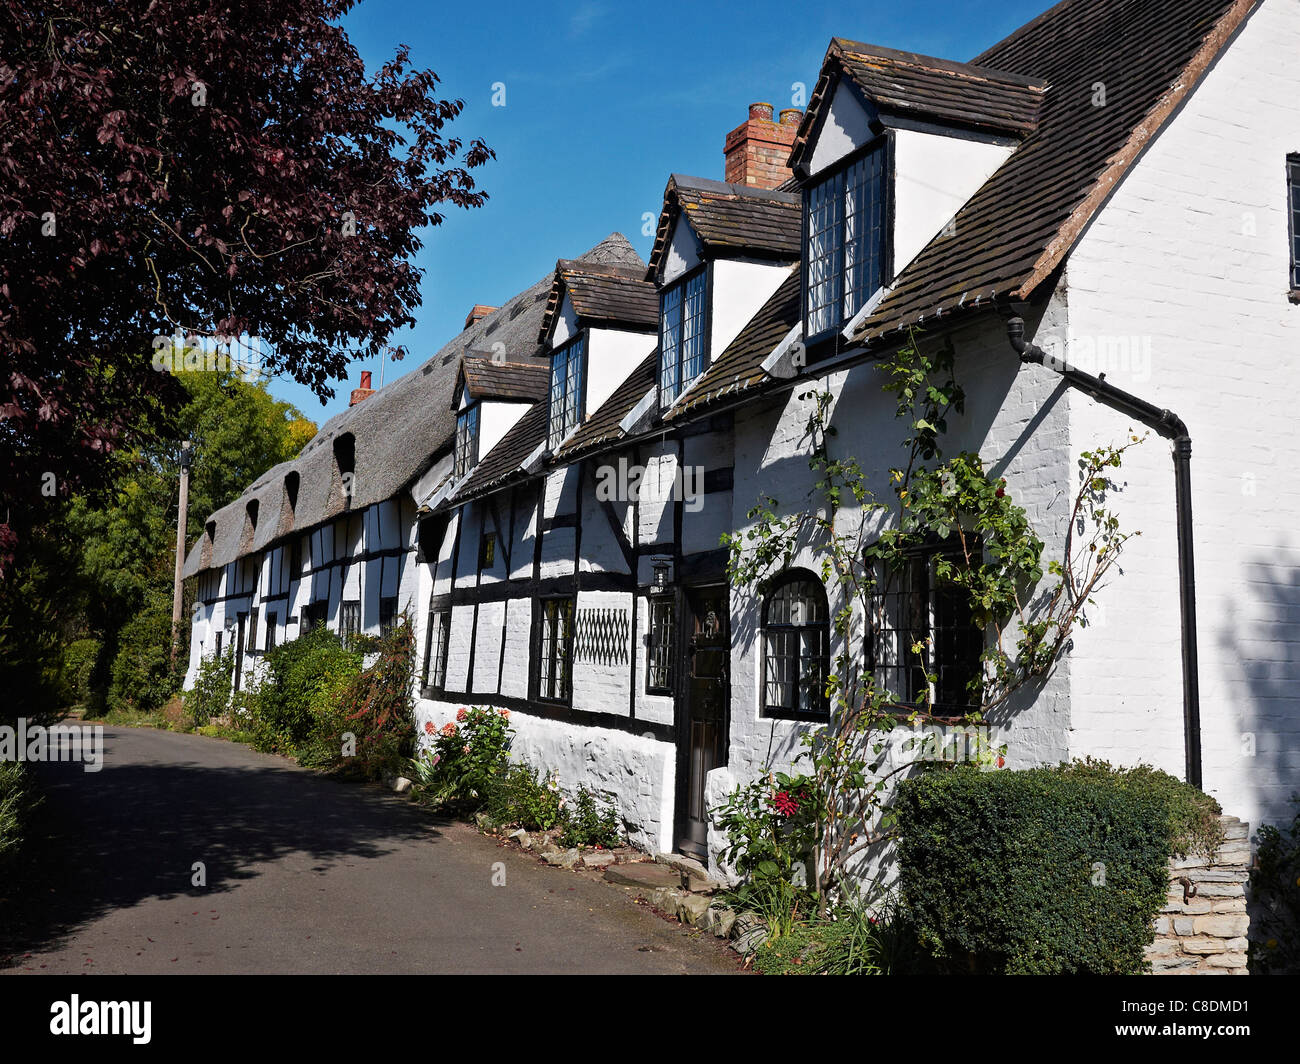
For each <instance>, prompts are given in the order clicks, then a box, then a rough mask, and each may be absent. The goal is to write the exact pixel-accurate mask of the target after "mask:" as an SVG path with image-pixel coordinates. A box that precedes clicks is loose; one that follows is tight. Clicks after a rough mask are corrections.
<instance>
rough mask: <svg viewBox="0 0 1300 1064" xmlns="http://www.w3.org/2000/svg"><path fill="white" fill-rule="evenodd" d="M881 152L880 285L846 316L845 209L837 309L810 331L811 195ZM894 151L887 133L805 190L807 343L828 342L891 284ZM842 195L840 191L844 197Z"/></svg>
mask: <svg viewBox="0 0 1300 1064" xmlns="http://www.w3.org/2000/svg"><path fill="white" fill-rule="evenodd" d="M877 152H879V153H880V154H881V178H880V180H881V185H882V188H881V192H882V195H881V211H882V215H883V217H882V218H881V226H880V228H881V233H880V249H879V250H880V270H879V278H880V280H879V284H878V285H877V286H876V287H875V288H873V289H871V290H870V291H865V292H864V293H863V296H862V302H861V303H859V304H858V305H857V306H856V307H855V308H854V310H853V311H852V313H850V314H847V315H846V314H845V313H844V282H843V278H844V274H845V241H844V232H843V230H844V214H843V210H842V203H841V212H840V217H839V219H838V222H837V225H838V227H839V245H838V247H837V249H836V253H837V255H838V256H839V264H838V272H837V274H836V276H838V277H839V278H840V281H839V286H838V293H837V296H836V302H837V304H838V310H837V311H836V313H835V314H834V315H833V316H832V321H831V324H830V325H827V326H826V327H825V328H822V329H820V330H818V331H817V332H810V331H809V329H808V295H809V274H808V270H809V265H810V255H809V252H808V242H809V237H810V225H809V214H810V211H811V195H812V193H813V191H814V190H815V189H818V188H821V187H822V186H824V185H825V184H826V183H827V182H830V181H843V179H844V177H845V175H846V174H847V173H848V172H849V170H851V169H852V168H853V167H854V166H856V165H858V163H860V162H862V161H864V160H865V159H866V158H867V157H868V156H870V155H872V154H874V153H877ZM895 184H896V182H895V149H894V137H893V135H892V134H891V133H890V132H888V131H886V132H884V133H882V134H880V135H879V136H877V137H875V138H873V139H872V140H871V141H869V142H868V143H866V144H863V145H862V146H861V147H859V148H855V149H854V150H853V151H851V152H850V153H849V154H848V155H846V156H845V157H844V158H843V159H840V160H838V161H837V162H835V163H834V164H833V165H832V166H828V167H827V168H826V169H825V170H823V171H821V172H820V173H819V174H818V175H817V179H816V180H815V181H810V182H808V183H807V184H806V185H805V186H804V188H803V204H802V206H801V208H800V213H801V228H800V236H799V249H800V261H799V275H800V276H799V323H800V326H801V328H802V332H803V339H804V343H805V344H816V343H818V342H819V341H823V340H827V339H829V338H831V337H833V336H834V335H835V334H836V333H838V332H839V331H840V330H841V329H843V328H844V326H845V325H846V324H847V323H848V322H849V321H850V320H851V319H852V318H853V315H854V314H856V313H858V311H860V310H861V309H862V307H863V306H865V305H866V303H867V301H868V300H870V298H871V297H872V296H873V295H875V293H876V292H877V291H879V290H880V288H882V287H886V286H888V285H889V284H890V283H892V281H893V279H894V277H893V258H894V187H895ZM842 195H843V192H842V191H841V196H842Z"/></svg>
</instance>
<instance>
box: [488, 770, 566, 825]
mask: <svg viewBox="0 0 1300 1064" xmlns="http://www.w3.org/2000/svg"><path fill="white" fill-rule="evenodd" d="M563 806H564V796H563V794H562V793H561V792H560V784H559V781H558V780H557V779H556V778H555V775H554V774H553V773H551V774H548V775H547V777H546V779H544V780H543V779H539V778H538V774H537V770H536V769H535V768H533V767H532V766H531V765H527V764H521V765H511V766H510V767H509V768H508V769H506V772H505V774H504V775H503V776H502V777H501V778H500V780H499V782H498V783H497V784H496V785H495V786H493V787H492V788H491V793H490V794H489V796H488V800H487V803H486V806H485V812H486V813H487V814H488V816H489V817H491V818H492V819H493V820H494V821H495V822H496V823H498V824H502V825H512V826H514V827H520V828H523V829H524V830H525V831H549V830H550V829H551V828H553V827H556V826H557V825H559V823H560V822H561V819H562V816H563Z"/></svg>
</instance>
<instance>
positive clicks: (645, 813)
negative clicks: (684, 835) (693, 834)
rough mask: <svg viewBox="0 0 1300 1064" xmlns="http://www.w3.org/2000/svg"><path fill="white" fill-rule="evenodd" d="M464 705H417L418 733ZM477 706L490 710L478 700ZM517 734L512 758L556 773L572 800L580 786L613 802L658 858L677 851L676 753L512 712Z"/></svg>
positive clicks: (639, 842) (638, 739)
mask: <svg viewBox="0 0 1300 1064" xmlns="http://www.w3.org/2000/svg"><path fill="white" fill-rule="evenodd" d="M463 704H464V703H459V702H433V701H429V700H426V699H421V700H420V701H419V702H417V703H416V721H417V728H418V732H419V734H420V735H421V736H423V735H424V734H425V732H424V723H425V722H426V721H432V722H433V724H434V726H435V728H441V727H442V726H443V724H445V723H447V722H448V721H452V720H455V719H456V711H457V710H458V709H459V708H460V707H461V706H462V705H463ZM473 704H474V705H490V703H487V702H484V701H482V700H478V699H475V700H474V702H473ZM510 724H511V726H512V727H513V728H514V730H515V736H514V742H513V744H512V747H511V756H512V758H513V759H514V760H516V761H519V760H522V761H527V762H528V763H529V764H530V765H532V766H534V767H535V768H537V769H539V770H541V772H542V773H545V772H547V771H554V772H556V773H557V774H558V776H559V780H560V785H561V786H562V787H563V788H564V790H565V792H566V794H568V795H569V796H570V799H571V798H572V795H573V794H575V793H576V790H577V787H578V785H579V784H581V785H583V786H584V787H586V788H587V789H588V790H590V791H594V792H595V793H596V794H597V795H598V796H600V797H602V798H605V799H607V800H608V799H611V798H612V799H613V800H614V801H615V802H616V803H617V805H618V809H619V814H620V815H621V816H622V817H623V819H624V821H625V822H626V823H627V825H628V827H629V830H630V833H631V840H632V842H633V844H634V845H636V846H640V847H641V848H642V849H645V850H649V851H650V852H651V853H657V852H659V851H661V850H670V849H672V795H673V781H674V778H675V770H676V756H677V755H676V750H675V749H674V747H673V745H672V744H671V743H664V742H660V741H659V740H657V739H654V738H652V737H650V736H637V735H629V734H627V733H626V732H617V731H611V730H610V729H608V728H587V727H582V726H580V725H574V724H562V723H559V722H557V721H552V720H547V719H545V718H541V717H533V716H529V715H527V714H524V713H512V714H511V715H510Z"/></svg>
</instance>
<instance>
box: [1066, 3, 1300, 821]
mask: <svg viewBox="0 0 1300 1064" xmlns="http://www.w3.org/2000/svg"><path fill="white" fill-rule="evenodd" d="M1297 57H1300V2H1298V0H1268V2H1267V3H1265V4H1263V5H1262V6H1261V7H1260V8H1259V9H1258V10H1257V11H1256V12H1255V13H1254V14H1253V15H1252V16H1251V18H1250V20H1249V22H1248V23H1247V24H1246V26H1245V28H1244V29H1243V30H1242V32H1241V34H1240V35H1239V37H1238V38H1237V40H1236V41H1235V42H1234V43H1233V44H1232V46H1231V47H1230V48H1229V50H1228V51H1227V53H1226V54H1225V55H1224V56H1222V57H1221V59H1220V60H1219V62H1218V63H1217V64H1216V65H1215V66H1214V67H1213V68H1212V69H1211V70H1210V71H1209V73H1208V74H1207V76H1206V78H1205V80H1204V81H1203V83H1202V84H1201V85H1200V87H1199V88H1197V90H1196V91H1195V92H1194V93H1193V95H1192V97H1191V99H1190V100H1189V101H1188V103H1187V104H1186V106H1185V107H1184V108H1183V109H1182V110H1181V111H1180V112H1179V113H1178V114H1177V115H1176V116H1175V117H1174V119H1173V121H1172V124H1171V126H1170V127H1169V128H1167V129H1166V130H1165V131H1164V132H1163V133H1161V134H1160V136H1159V137H1158V138H1157V139H1156V141H1155V143H1154V144H1153V145H1152V146H1151V147H1150V149H1149V150H1148V151H1147V152H1146V153H1145V155H1143V156H1142V158H1141V159H1140V161H1139V162H1138V164H1137V166H1136V168H1135V169H1134V170H1133V171H1132V172H1131V173H1130V174H1129V176H1128V177H1127V178H1126V179H1125V181H1124V182H1123V183H1122V184H1121V185H1120V187H1119V188H1118V190H1117V191H1116V192H1115V194H1114V196H1113V198H1112V199H1111V200H1110V202H1109V203H1108V204H1107V205H1106V206H1105V208H1104V209H1103V210H1102V212H1101V214H1100V216H1099V217H1098V218H1097V219H1096V221H1095V222H1094V224H1093V225H1092V226H1091V228H1090V229H1089V230H1088V232H1087V233H1086V234H1085V235H1084V237H1083V239H1082V240H1081V242H1080V244H1079V246H1078V247H1077V248H1076V249H1075V251H1074V252H1073V254H1072V256H1071V259H1070V262H1069V268H1068V283H1069V289H1070V292H1069V302H1070V314H1069V319H1070V320H1069V326H1070V339H1071V342H1072V344H1077V345H1080V349H1081V351H1083V352H1085V353H1086V351H1087V347H1088V345H1089V344H1092V345H1093V346H1094V347H1095V344H1096V338H1097V337H1104V336H1136V337H1139V338H1141V340H1142V342H1143V350H1144V351H1145V344H1146V343H1148V342H1149V345H1150V346H1149V372H1146V373H1144V372H1143V369H1144V367H1143V365H1142V363H1141V362H1140V361H1139V362H1138V364H1137V365H1136V366H1134V365H1133V364H1132V363H1131V364H1130V366H1129V368H1128V370H1127V371H1125V369H1124V367H1122V366H1120V367H1113V368H1112V372H1111V373H1110V374H1109V376H1110V379H1111V380H1112V381H1113V382H1114V383H1116V384H1118V385H1120V386H1121V387H1124V388H1129V389H1131V390H1133V391H1136V392H1137V393H1138V394H1140V395H1142V396H1143V397H1144V398H1146V399H1147V400H1149V401H1150V402H1153V403H1155V404H1156V405H1158V406H1162V407H1169V408H1170V409H1172V410H1174V411H1175V412H1176V413H1177V414H1179V415H1180V416H1181V417H1182V418H1183V420H1184V421H1185V422H1186V423H1187V425H1188V429H1189V431H1190V433H1191V436H1192V491H1193V498H1192V506H1193V514H1194V518H1195V554H1196V565H1197V574H1196V575H1197V611H1198V622H1199V623H1198V628H1199V649H1200V665H1201V668H1200V680H1201V715H1202V726H1203V736H1202V745H1203V750H1204V758H1203V763H1204V776H1205V786H1206V789H1207V790H1209V791H1210V793H1212V794H1214V795H1215V796H1216V797H1218V799H1219V800H1220V802H1221V803H1222V804H1223V806H1224V808H1225V810H1226V811H1227V812H1228V813H1231V814H1234V815H1236V816H1239V817H1241V818H1242V819H1243V820H1246V821H1249V822H1251V823H1256V824H1257V823H1260V822H1262V821H1264V822H1266V821H1270V820H1271V821H1276V820H1279V819H1281V818H1283V817H1285V816H1288V815H1289V814H1288V802H1287V798H1288V797H1289V795H1290V794H1291V793H1292V792H1293V791H1295V790H1300V758H1297V755H1296V751H1297V750H1300V693H1297V681H1300V652H1298V650H1297V648H1300V576H1298V575H1297V574H1298V573H1300V531H1297V529H1298V528H1300V477H1297V475H1296V472H1295V457H1294V454H1295V446H1294V439H1293V435H1292V433H1291V427H1292V424H1293V421H1294V411H1293V400H1294V394H1295V391H1296V384H1297V383H1298V382H1300V365H1298V362H1297V358H1298V356H1300V306H1294V305H1292V304H1290V303H1289V302H1288V301H1287V299H1286V288H1287V267H1288V249H1287V220H1286V216H1285V206H1286V185H1285V170H1284V166H1285V158H1286V155H1287V154H1288V153H1290V152H1297V151H1300V108H1297V105H1296V101H1297V99H1300V63H1297ZM1067 357H1068V352H1067ZM1085 368H1086V367H1085ZM1100 368H1106V367H1104V366H1102V367H1100ZM1143 378H1145V379H1143ZM1072 411H1073V414H1072V419H1071V434H1072V437H1073V446H1074V448H1075V450H1076V451H1077V450H1080V449H1084V448H1088V447H1092V446H1095V445H1096V444H1099V443H1103V442H1107V441H1111V440H1115V439H1117V438H1119V437H1120V436H1121V435H1122V434H1123V432H1124V430H1125V428H1126V427H1127V425H1128V422H1126V421H1125V420H1124V419H1123V418H1122V417H1120V416H1119V415H1117V414H1115V413H1114V412H1112V411H1109V410H1106V409H1104V408H1100V407H1098V406H1097V405H1096V404H1094V403H1091V402H1089V401H1087V400H1084V399H1079V400H1077V401H1076V402H1075V403H1074V404H1073V405H1072ZM1140 452H1141V453H1135V454H1134V455H1133V458H1132V460H1131V461H1130V462H1128V463H1127V466H1126V469H1125V472H1124V480H1125V481H1126V482H1127V487H1126V490H1125V492H1124V497H1123V502H1122V504H1121V505H1120V506H1119V507H1118V510H1119V512H1120V515H1121V518H1122V520H1123V522H1124V525H1125V527H1128V528H1136V529H1140V530H1141V531H1142V538H1141V539H1140V540H1139V541H1137V542H1136V543H1133V544H1132V545H1131V547H1130V549H1129V550H1128V552H1127V554H1126V562H1125V566H1124V568H1125V570H1126V571H1125V574H1124V576H1123V577H1121V578H1119V579H1117V580H1116V581H1115V582H1114V585H1113V586H1112V587H1111V588H1110V589H1109V591H1108V592H1106V593H1105V594H1104V595H1103V596H1102V598H1101V600H1100V601H1101V605H1102V606H1103V610H1104V623H1103V624H1101V625H1098V626H1096V627H1094V628H1092V629H1090V630H1089V631H1088V632H1086V633H1084V634H1081V636H1080V637H1079V638H1078V639H1077V640H1076V649H1075V652H1074V655H1073V662H1072V669H1073V674H1074V675H1075V677H1076V678H1077V679H1078V683H1077V684H1076V687H1075V702H1074V725H1075V732H1074V735H1073V737H1072V742H1071V752H1072V753H1074V754H1080V755H1082V754H1086V753H1093V754H1097V755H1099V756H1108V757H1111V758H1112V759H1114V760H1117V761H1123V762H1128V763H1131V762H1134V761H1138V760H1142V761H1148V762H1151V763H1154V764H1156V765H1158V766H1159V767H1161V768H1164V769H1166V770H1168V771H1170V772H1173V773H1175V774H1178V775H1180V776H1181V775H1182V772H1183V745H1182V743H1183V727H1182V678H1181V663H1180V657H1179V654H1180V642H1179V614H1178V597H1177V596H1178V583H1177V569H1176V542H1175V538H1174V527H1175V526H1174V493H1173V468H1172V462H1171V458H1170V449H1169V445H1168V444H1167V443H1166V442H1165V441H1164V440H1161V439H1158V438H1155V437H1153V438H1152V439H1151V440H1149V441H1148V442H1147V443H1146V444H1144V445H1143V446H1142V447H1141V448H1140ZM1252 736H1253V742H1254V748H1255V752H1254V755H1253V756H1250V755H1249V754H1247V753H1245V752H1244V751H1248V750H1249V744H1250V742H1251V741H1252V739H1251V737H1252Z"/></svg>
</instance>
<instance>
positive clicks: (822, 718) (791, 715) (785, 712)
mask: <svg viewBox="0 0 1300 1064" xmlns="http://www.w3.org/2000/svg"><path fill="white" fill-rule="evenodd" d="M761 719H763V720H789V721H794V722H796V723H800V724H829V723H830V720H831V717H830V713H828V712H827V713H799V712H797V711H796V710H792V709H767V708H764V710H763V712H762V714H761Z"/></svg>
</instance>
